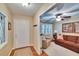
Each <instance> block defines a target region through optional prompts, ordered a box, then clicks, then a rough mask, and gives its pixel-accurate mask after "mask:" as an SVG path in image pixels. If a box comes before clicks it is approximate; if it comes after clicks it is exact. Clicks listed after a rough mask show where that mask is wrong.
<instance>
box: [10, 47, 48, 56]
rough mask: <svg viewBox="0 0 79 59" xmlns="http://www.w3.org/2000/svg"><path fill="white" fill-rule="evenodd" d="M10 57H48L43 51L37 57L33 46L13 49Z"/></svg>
mask: <svg viewBox="0 0 79 59" xmlns="http://www.w3.org/2000/svg"><path fill="white" fill-rule="evenodd" d="M19 54H20V55H19ZM10 56H48V55H47V54H46V53H45V52H44V51H42V54H40V55H38V53H37V52H36V50H35V49H34V47H33V46H27V47H21V48H16V49H13V50H12V52H11V54H10Z"/></svg>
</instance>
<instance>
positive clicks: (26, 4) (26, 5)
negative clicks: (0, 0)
mask: <svg viewBox="0 0 79 59" xmlns="http://www.w3.org/2000/svg"><path fill="white" fill-rule="evenodd" d="M22 5H23V6H25V7H28V6H30V3H22Z"/></svg>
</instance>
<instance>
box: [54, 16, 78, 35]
mask: <svg viewBox="0 0 79 59" xmlns="http://www.w3.org/2000/svg"><path fill="white" fill-rule="evenodd" d="M77 21H79V18H78V17H72V18H71V19H65V20H64V21H58V22H55V23H54V31H55V30H56V31H57V33H62V34H66V35H79V34H78V33H63V32H62V24H63V23H70V22H77Z"/></svg>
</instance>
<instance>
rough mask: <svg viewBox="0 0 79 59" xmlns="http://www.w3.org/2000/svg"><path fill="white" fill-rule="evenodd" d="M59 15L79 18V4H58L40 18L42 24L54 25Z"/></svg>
mask: <svg viewBox="0 0 79 59" xmlns="http://www.w3.org/2000/svg"><path fill="white" fill-rule="evenodd" d="M58 14H62V15H61V16H71V17H72V16H73V17H74V16H76V17H79V3H56V4H55V5H54V6H52V7H51V8H50V9H49V10H47V11H46V12H45V13H44V14H43V15H41V16H40V18H41V22H44V23H53V22H54V21H56V17H57V15H58Z"/></svg>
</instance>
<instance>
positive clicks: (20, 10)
mask: <svg viewBox="0 0 79 59" xmlns="http://www.w3.org/2000/svg"><path fill="white" fill-rule="evenodd" d="M6 5H7V6H8V8H9V9H10V11H11V12H12V14H13V15H19V14H20V15H25V16H33V15H34V14H35V13H36V12H37V11H38V10H39V8H40V7H41V6H42V5H43V3H30V6H29V7H25V6H22V4H21V3H7V4H6Z"/></svg>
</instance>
